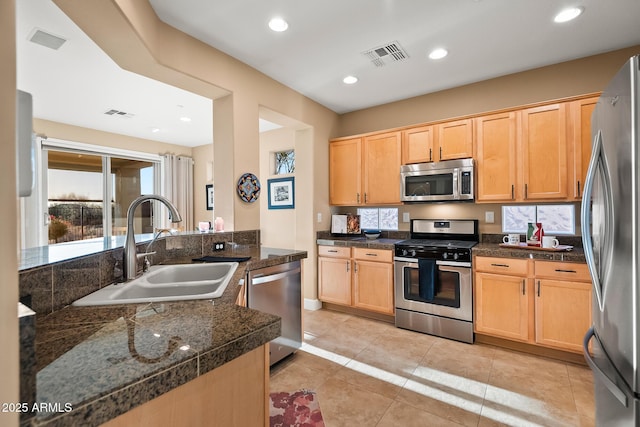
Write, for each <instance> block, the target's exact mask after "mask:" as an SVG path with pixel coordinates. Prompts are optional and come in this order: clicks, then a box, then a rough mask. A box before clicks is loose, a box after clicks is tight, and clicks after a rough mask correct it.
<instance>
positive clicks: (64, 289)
mask: <svg viewBox="0 0 640 427" xmlns="http://www.w3.org/2000/svg"><path fill="white" fill-rule="evenodd" d="M216 242H235V243H238V244H244V245H258V244H260V230H249V231H237V232H225V233H206V234H185V235H177V236H167V237H163V238H159V239H158V240H157V241H156V242H155V243H154V244H153V246H152V247H151V248H150V249H149V250H150V251H152V252H155V254H154V255H150V256H149V257H148V258H149V261H150V262H151V264H158V263H160V262H162V261H163V260H165V259H171V258H181V257H201V256H205V255H210V254H212V253H213V245H214V243H216ZM147 245H148V242H143V243H139V244H138V245H137V247H138V252H144V251H145V250H146V249H147ZM122 259H123V249H122V248H116V249H111V250H106V251H104V252H99V253H96V254H92V255H87V256H82V257H78V258H73V259H69V260H66V261H61V262H56V263H53V264H47V265H43V266H39V267H35V268H31V269H26V270H21V271H20V272H19V288H20V302H22V303H23V304H25V305H26V306H28V307H29V308H31V309H32V310H33V311H35V312H36V313H38V314H47V313H52V312H54V311H57V310H60V309H61V308H63V307H65V306H67V305H69V304H71V303H72V302H73V301H75V300H77V299H79V298H82V297H83V296H85V295H88V294H90V293H92V292H94V291H97V290H98V289H100V288H102V287H104V286H107V285H110V284H112V283H115V282H118V281H120V280H121V279H122ZM138 264H140V268H141V263H138Z"/></svg>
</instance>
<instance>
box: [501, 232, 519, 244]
mask: <svg viewBox="0 0 640 427" xmlns="http://www.w3.org/2000/svg"><path fill="white" fill-rule="evenodd" d="M502 243H506V244H508V245H519V244H520V235H519V234H508V235H506V236H504V237H503V238H502Z"/></svg>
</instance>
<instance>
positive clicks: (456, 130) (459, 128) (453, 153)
mask: <svg viewBox="0 0 640 427" xmlns="http://www.w3.org/2000/svg"><path fill="white" fill-rule="evenodd" d="M436 128H437V132H438V155H437V160H438V161H440V160H453V159H465V158H468V157H473V120H472V119H464V120H455V121H452V122H446V123H441V124H439V125H436Z"/></svg>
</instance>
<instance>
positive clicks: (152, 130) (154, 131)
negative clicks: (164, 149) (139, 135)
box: [151, 128, 160, 133]
mask: <svg viewBox="0 0 640 427" xmlns="http://www.w3.org/2000/svg"><path fill="white" fill-rule="evenodd" d="M151 132H153V133H158V132H160V128H151Z"/></svg>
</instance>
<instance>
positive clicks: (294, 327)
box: [247, 261, 302, 365]
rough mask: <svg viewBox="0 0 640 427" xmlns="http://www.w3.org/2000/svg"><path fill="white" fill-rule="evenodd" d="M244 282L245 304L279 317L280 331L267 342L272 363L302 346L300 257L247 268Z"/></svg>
mask: <svg viewBox="0 0 640 427" xmlns="http://www.w3.org/2000/svg"><path fill="white" fill-rule="evenodd" d="M247 283H248V284H249V286H248V287H247V305H248V306H249V307H250V308H254V309H256V310H260V311H264V312H265V313H270V314H275V315H276V316H280V318H282V333H281V335H280V336H279V337H278V338H276V339H274V340H273V341H271V343H269V355H270V364H271V365H273V364H274V363H276V362H278V361H280V360H282V359H283V358H284V357H286V356H288V355H290V354H292V353H293V352H294V351H296V350H297V349H299V348H300V346H302V288H301V286H302V276H301V270H300V261H294V262H289V263H286V264H279V265H275V266H273V267H267V268H260V269H258V270H253V271H250V272H249V273H248V277H247Z"/></svg>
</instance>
